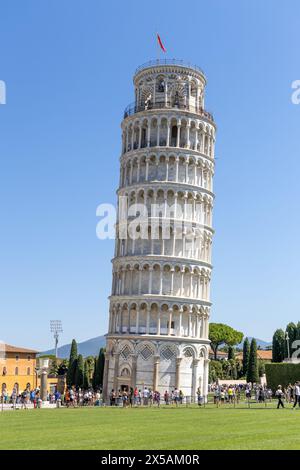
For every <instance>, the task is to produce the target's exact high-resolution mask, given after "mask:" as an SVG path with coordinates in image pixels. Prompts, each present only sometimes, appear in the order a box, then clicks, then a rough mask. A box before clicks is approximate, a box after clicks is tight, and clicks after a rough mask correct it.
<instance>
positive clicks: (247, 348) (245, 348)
mask: <svg viewBox="0 0 300 470" xmlns="http://www.w3.org/2000/svg"><path fill="white" fill-rule="evenodd" d="M249 356H250V344H249V340H248V338H245V341H244V344H243V374H244V375H247V372H248V365H249Z"/></svg>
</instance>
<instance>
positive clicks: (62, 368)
mask: <svg viewBox="0 0 300 470" xmlns="http://www.w3.org/2000/svg"><path fill="white" fill-rule="evenodd" d="M67 372H68V359H63V360H62V361H61V363H60V364H59V366H58V368H57V375H65V374H66V373H67Z"/></svg>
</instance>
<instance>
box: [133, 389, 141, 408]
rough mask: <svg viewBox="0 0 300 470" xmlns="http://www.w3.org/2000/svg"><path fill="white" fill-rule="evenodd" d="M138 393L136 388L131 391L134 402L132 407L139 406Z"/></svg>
mask: <svg viewBox="0 0 300 470" xmlns="http://www.w3.org/2000/svg"><path fill="white" fill-rule="evenodd" d="M139 401H140V400H139V391H138V388H137V387H135V389H134V391H133V402H134V406H137V405H138V404H139Z"/></svg>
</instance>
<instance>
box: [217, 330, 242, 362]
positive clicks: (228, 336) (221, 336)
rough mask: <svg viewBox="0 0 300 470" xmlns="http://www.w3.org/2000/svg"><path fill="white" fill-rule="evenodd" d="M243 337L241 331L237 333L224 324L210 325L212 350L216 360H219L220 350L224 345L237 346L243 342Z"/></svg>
mask: <svg viewBox="0 0 300 470" xmlns="http://www.w3.org/2000/svg"><path fill="white" fill-rule="evenodd" d="M243 336H244V335H243V333H241V332H240V331H236V330H234V329H233V328H231V327H230V326H228V325H224V324H223V323H210V325H209V339H210V341H211V344H210V345H211V348H212V350H213V352H214V359H215V360H217V356H218V349H219V347H220V346H221V345H222V344H226V345H227V346H235V345H236V344H238V343H240V342H241V341H242V339H243Z"/></svg>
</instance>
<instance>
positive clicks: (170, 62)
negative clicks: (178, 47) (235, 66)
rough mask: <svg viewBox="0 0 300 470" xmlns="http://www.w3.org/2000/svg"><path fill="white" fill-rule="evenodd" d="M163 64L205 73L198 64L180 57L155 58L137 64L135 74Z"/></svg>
mask: <svg viewBox="0 0 300 470" xmlns="http://www.w3.org/2000/svg"><path fill="white" fill-rule="evenodd" d="M164 65H177V66H179V67H184V68H188V69H191V70H194V71H195V72H198V73H201V75H203V76H204V77H205V74H204V72H203V70H202V69H201V68H200V67H198V65H195V64H191V63H190V62H187V61H185V60H182V59H155V60H149V61H148V62H145V63H144V64H142V65H139V66H138V67H137V68H136V70H135V75H137V74H138V73H139V72H141V71H142V70H145V69H148V68H151V67H157V66H164Z"/></svg>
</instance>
